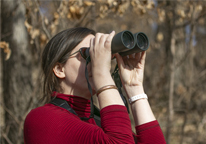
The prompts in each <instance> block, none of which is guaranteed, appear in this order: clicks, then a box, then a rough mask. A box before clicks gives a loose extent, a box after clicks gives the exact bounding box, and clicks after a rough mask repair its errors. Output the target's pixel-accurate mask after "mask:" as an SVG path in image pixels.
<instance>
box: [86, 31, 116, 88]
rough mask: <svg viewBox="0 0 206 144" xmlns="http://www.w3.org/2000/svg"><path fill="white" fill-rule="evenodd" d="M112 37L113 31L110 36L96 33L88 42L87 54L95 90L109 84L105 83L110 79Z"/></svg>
mask: <svg viewBox="0 0 206 144" xmlns="http://www.w3.org/2000/svg"><path fill="white" fill-rule="evenodd" d="M114 35H115V32H114V31H113V32H111V33H110V34H102V33H97V34H96V35H95V38H93V39H91V41H90V51H89V54H90V58H91V68H92V77H93V82H94V85H95V89H98V88H100V87H102V86H104V85H106V84H109V83H111V82H107V78H108V76H110V77H111V74H110V69H111V42H112V38H113V37H114Z"/></svg>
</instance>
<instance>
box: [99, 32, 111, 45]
mask: <svg viewBox="0 0 206 144" xmlns="http://www.w3.org/2000/svg"><path fill="white" fill-rule="evenodd" d="M108 36H109V34H103V35H101V37H100V39H99V44H100V45H101V46H104V43H105V41H106V39H107V37H108Z"/></svg>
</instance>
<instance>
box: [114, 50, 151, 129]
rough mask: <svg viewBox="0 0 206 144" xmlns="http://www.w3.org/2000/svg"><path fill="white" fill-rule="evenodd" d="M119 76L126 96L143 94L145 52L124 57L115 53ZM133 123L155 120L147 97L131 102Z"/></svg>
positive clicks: (138, 123) (139, 123)
mask: <svg viewBox="0 0 206 144" xmlns="http://www.w3.org/2000/svg"><path fill="white" fill-rule="evenodd" d="M116 58H117V62H118V66H119V69H120V77H121V80H122V83H123V87H124V89H125V91H126V93H127V96H128V98H131V97H133V96H135V95H139V94H144V93H145V92H144V88H143V77H144V66H145V58H146V52H142V53H135V54H132V55H129V56H126V57H123V58H122V57H121V56H120V55H119V54H116ZM131 109H132V114H133V117H134V121H135V125H136V126H138V125H141V124H144V123H148V122H151V121H154V120H155V117H154V114H153V112H152V110H151V108H150V105H149V103H148V100H147V99H139V100H136V101H134V102H132V103H131Z"/></svg>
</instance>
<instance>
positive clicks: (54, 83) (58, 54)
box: [42, 27, 95, 102]
mask: <svg viewBox="0 0 206 144" xmlns="http://www.w3.org/2000/svg"><path fill="white" fill-rule="evenodd" d="M89 34H93V35H95V31H93V30H91V29H88V28H83V27H78V28H71V29H67V30H64V31H62V32H60V33H58V34H56V35H55V36H54V37H53V38H52V39H51V40H50V41H49V42H48V43H47V45H46V47H45V49H44V51H43V54H42V69H43V73H44V78H43V97H42V100H43V101H45V102H49V101H50V100H51V94H52V92H53V91H57V92H61V91H62V89H61V87H60V85H59V82H58V78H57V77H56V76H55V74H54V73H53V68H54V66H55V65H56V63H57V62H58V63H61V64H65V63H66V61H67V60H68V58H69V55H70V53H71V51H72V50H73V49H74V48H75V47H76V46H77V45H78V44H79V43H80V42H81V41H82V40H83V39H84V38H85V37H86V36H88V35H89Z"/></svg>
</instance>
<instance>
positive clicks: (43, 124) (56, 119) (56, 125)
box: [24, 28, 165, 144]
mask: <svg viewBox="0 0 206 144" xmlns="http://www.w3.org/2000/svg"><path fill="white" fill-rule="evenodd" d="M114 35H115V32H114V31H113V32H111V33H110V34H102V33H97V34H95V32H94V31H93V30H90V29H87V28H72V29H68V30H65V31H62V32H60V33H59V34H57V35H56V36H54V37H53V38H52V39H51V40H50V41H49V42H48V44H47V45H46V47H45V49H44V52H43V56H42V68H43V71H44V74H45V78H44V99H45V100H47V102H49V101H50V100H51V97H57V98H60V99H63V100H66V101H67V103H68V104H69V105H70V107H71V108H72V109H73V110H74V111H75V112H76V114H77V115H75V114H73V113H71V112H69V111H68V110H66V109H64V108H62V107H58V106H55V105H53V104H51V103H47V104H45V105H44V106H42V107H38V108H36V109H34V110H32V111H31V112H30V113H29V114H28V116H27V118H26V120H25V124H24V137H25V143H27V144H46V143H48V144H64V143H74V144H92V143H107V144H108V143H129V144H132V143H135V141H137V142H138V144H141V143H142V144H144V143H152V144H164V143H165V140H164V136H163V134H162V131H161V129H160V127H159V124H158V122H157V121H156V119H155V117H154V115H153V112H152V111H151V108H150V105H149V103H148V100H147V97H146V95H145V93H144V88H143V73H144V65H145V57H146V53H145V52H143V53H136V54H133V55H130V56H127V57H123V58H122V57H121V56H120V55H118V54H115V57H116V59H117V63H118V67H119V69H120V77H121V80H122V84H123V87H124V89H125V91H126V93H127V97H128V98H129V99H130V100H131V101H132V102H131V104H130V105H131V109H132V113H133V117H134V121H135V125H136V132H137V135H136V136H135V138H134V137H133V133H132V129H131V122H130V119H129V116H128V113H127V109H126V107H125V106H124V103H123V101H122V99H121V97H120V94H119V92H118V90H117V89H116V87H115V83H114V81H113V79H112V77H111V74H110V69H111V57H112V56H111V41H112V38H113V36H114ZM83 47H84V48H85V47H90V50H89V53H90V58H91V62H90V63H89V65H88V67H87V68H88V73H89V83H90V85H91V87H92V89H93V92H94V93H95V92H96V93H97V96H98V101H99V105H100V110H101V111H100V114H101V128H100V127H98V126H97V125H96V124H95V121H94V119H93V118H90V119H88V120H81V119H80V118H81V117H87V118H89V116H90V98H91V94H90V91H89V90H88V85H87V80H86V78H85V73H84V72H85V70H84V69H85V66H86V60H85V58H84V57H82V55H81V54H82V53H81V52H80V49H81V48H83ZM133 96H137V97H136V98H135V97H133Z"/></svg>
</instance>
